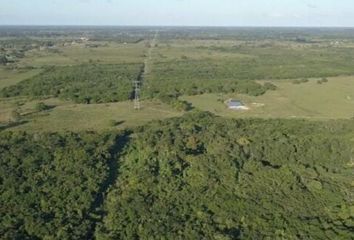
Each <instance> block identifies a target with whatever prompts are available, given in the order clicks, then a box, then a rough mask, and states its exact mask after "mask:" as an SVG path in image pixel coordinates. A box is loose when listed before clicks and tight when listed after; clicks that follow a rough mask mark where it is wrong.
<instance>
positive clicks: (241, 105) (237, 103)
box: [227, 99, 244, 107]
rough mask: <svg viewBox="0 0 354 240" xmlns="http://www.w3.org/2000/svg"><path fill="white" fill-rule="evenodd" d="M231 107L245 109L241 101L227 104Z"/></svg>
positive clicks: (231, 101) (230, 101) (231, 100)
mask: <svg viewBox="0 0 354 240" xmlns="http://www.w3.org/2000/svg"><path fill="white" fill-rule="evenodd" d="M227 105H228V106H229V107H243V106H244V104H243V103H242V102H241V101H240V100H235V99H230V100H229V101H228V103H227Z"/></svg>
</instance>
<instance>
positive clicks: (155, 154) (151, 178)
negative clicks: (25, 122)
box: [0, 111, 354, 239]
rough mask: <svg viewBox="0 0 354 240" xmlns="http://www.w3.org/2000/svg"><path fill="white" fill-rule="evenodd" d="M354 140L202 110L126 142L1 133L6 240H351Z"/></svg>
mask: <svg viewBox="0 0 354 240" xmlns="http://www.w3.org/2000/svg"><path fill="white" fill-rule="evenodd" d="M353 132H354V125H353V121H351V120H343V121H339V120H338V121H328V122H316V121H313V122H308V121H304V120H261V119H244V120H241V119H238V120H235V119H225V118H221V117H217V116H214V115H212V114H210V113H207V112H198V111H192V112H191V113H188V114H186V115H185V116H183V117H179V118H173V119H170V120H164V121H155V122H152V123H150V124H147V125H145V126H142V127H137V128H134V129H131V130H129V131H128V130H126V131H124V132H109V133H108V132H107V133H100V134H98V133H94V132H83V133H70V132H66V133H62V134H59V133H34V134H29V133H23V132H16V133H11V132H1V133H0V161H1V165H0V166H1V170H0V171H1V174H0V176H1V178H0V182H1V189H2V190H1V193H0V198H1V202H2V207H1V210H0V211H1V213H0V214H1V216H2V217H1V220H0V221H1V222H0V235H1V236H2V237H1V238H2V239H87V238H88V239H91V238H95V239H351V238H352V236H353V231H354V202H353V199H354V196H353V187H354V185H353V184H354V182H353V178H354V171H353V166H354V162H353V159H352V154H353V153H352V149H353V144H354V143H353V134H352V133H353Z"/></svg>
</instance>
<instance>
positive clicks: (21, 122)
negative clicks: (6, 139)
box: [0, 120, 28, 131]
mask: <svg viewBox="0 0 354 240" xmlns="http://www.w3.org/2000/svg"><path fill="white" fill-rule="evenodd" d="M26 123H28V121H27V120H23V121H19V122H11V123H8V124H5V125H0V131H4V130H6V129H9V128H14V127H18V126H20V125H23V124H26Z"/></svg>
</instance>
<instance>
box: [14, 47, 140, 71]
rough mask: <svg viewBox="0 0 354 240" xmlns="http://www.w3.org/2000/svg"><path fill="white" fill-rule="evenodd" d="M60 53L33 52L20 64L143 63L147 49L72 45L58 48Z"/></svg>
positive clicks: (37, 65)
mask: <svg viewBox="0 0 354 240" xmlns="http://www.w3.org/2000/svg"><path fill="white" fill-rule="evenodd" d="M57 50H58V51H59V52H51V51H48V50H44V51H39V50H32V51H30V52H28V53H27V55H26V58H24V59H22V60H21V62H20V64H21V65H23V66H35V67H41V66H47V65H56V66H58V65H76V64H83V63H88V62H94V63H102V64H117V63H142V62H143V59H144V52H145V50H146V47H145V45H144V43H139V44H132V43H128V44H119V43H106V44H103V45H100V46H98V47H97V48H92V47H85V46H84V45H83V44H81V45H79V44H78V45H72V46H65V47H58V48H57Z"/></svg>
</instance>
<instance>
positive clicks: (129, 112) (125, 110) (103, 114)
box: [0, 99, 182, 132]
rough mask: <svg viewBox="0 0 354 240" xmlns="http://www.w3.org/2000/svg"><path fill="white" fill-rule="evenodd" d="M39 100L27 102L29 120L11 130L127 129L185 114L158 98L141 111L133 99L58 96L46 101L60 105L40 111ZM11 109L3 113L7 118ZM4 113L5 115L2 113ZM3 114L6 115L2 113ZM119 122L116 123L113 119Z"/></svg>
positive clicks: (22, 111) (24, 107)
mask: <svg viewBox="0 0 354 240" xmlns="http://www.w3.org/2000/svg"><path fill="white" fill-rule="evenodd" d="M37 102H38V101H31V102H27V103H26V104H25V105H23V106H21V108H20V110H21V114H22V115H23V116H25V117H24V118H25V120H28V123H26V124H23V125H20V126H18V127H15V128H11V130H26V131H30V132H36V131H41V132H43V131H44V132H55V131H59V132H60V131H67V130H68V131H82V130H95V131H101V130H106V129H123V128H127V127H134V126H139V125H143V124H145V123H147V122H149V121H151V120H156V119H165V118H170V117H176V116H180V115H182V113H181V112H178V111H174V110H171V108H170V107H169V106H168V105H165V104H163V103H160V102H158V101H145V102H143V103H142V106H143V108H142V109H141V110H140V111H136V110H134V109H133V103H132V102H130V101H127V102H120V103H109V104H89V105H86V104H72V103H70V102H62V101H60V100H58V99H49V100H46V101H44V102H45V103H46V104H47V105H52V106H56V107H54V108H53V109H52V110H49V111H45V112H41V113H36V112H35V110H34V106H35V104H36V103H37ZM10 110H11V107H9V108H8V111H7V113H5V114H4V113H3V114H0V119H3V120H4V119H5V118H6V114H7V115H8V113H9V111H10ZM2 115H3V116H2ZM1 116H2V117H1ZM112 121H114V122H116V123H117V124H116V125H117V126H112V125H111V122H112Z"/></svg>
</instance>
